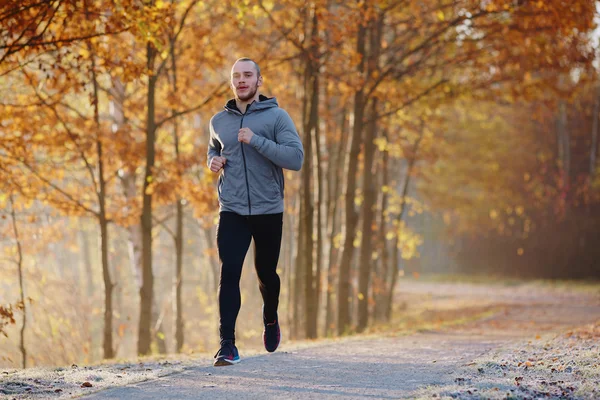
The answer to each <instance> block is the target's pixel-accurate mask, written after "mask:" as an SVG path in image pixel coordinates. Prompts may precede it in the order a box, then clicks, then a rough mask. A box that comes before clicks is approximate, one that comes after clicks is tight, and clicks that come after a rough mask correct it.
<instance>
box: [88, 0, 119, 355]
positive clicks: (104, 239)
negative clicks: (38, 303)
mask: <svg viewBox="0 0 600 400" xmlns="http://www.w3.org/2000/svg"><path fill="white" fill-rule="evenodd" d="M84 7H85V12H86V17H87V18H88V19H89V15H88V12H87V1H86V2H84ZM87 47H88V50H89V52H90V54H91V62H92V84H93V106H94V124H95V127H96V155H97V157H98V186H99V192H98V193H97V194H96V195H97V196H98V205H99V213H98V215H97V217H98V222H99V224H100V240H101V245H100V252H101V259H102V277H103V280H104V346H103V347H104V358H105V359H110V358H114V356H115V352H114V349H113V326H112V315H113V300H112V292H113V289H114V284H113V283H112V280H111V277H110V265H109V261H108V243H109V237H108V218H107V216H106V180H105V179H104V155H103V146H102V139H101V138H100V135H101V130H100V111H99V101H100V98H99V96H98V91H99V88H98V79H97V76H96V56H95V52H94V48H93V46H92V44H91V42H90V41H87Z"/></svg>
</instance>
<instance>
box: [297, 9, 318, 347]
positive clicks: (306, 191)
mask: <svg viewBox="0 0 600 400" xmlns="http://www.w3.org/2000/svg"><path fill="white" fill-rule="evenodd" d="M310 12H311V13H312V24H311V25H312V27H311V33H310V49H309V53H308V54H307V59H306V67H305V68H306V69H305V74H306V77H305V91H304V93H305V94H304V96H305V97H304V98H305V101H308V102H309V104H308V105H307V106H306V107H305V110H306V112H307V114H305V128H304V138H305V144H306V146H304V150H305V152H306V159H307V160H308V163H305V166H304V169H303V172H305V173H304V174H303V176H302V178H303V179H302V183H303V187H302V189H301V192H302V193H303V196H302V199H303V204H304V210H305V211H306V214H305V215H303V217H304V218H305V223H304V228H305V232H304V233H305V239H304V245H305V246H306V247H305V249H304V250H305V266H304V268H305V269H304V273H305V284H304V285H305V286H304V290H305V299H304V300H305V304H306V305H305V308H306V312H305V317H306V320H305V321H306V322H305V329H306V330H305V336H306V338H308V339H314V338H316V337H317V316H318V307H319V289H320V285H319V279H320V265H318V264H317V271H316V273H315V271H314V268H313V264H314V259H313V252H314V241H313V229H314V199H313V197H314V196H313V190H312V189H313V187H314V185H313V184H312V183H313V182H311V181H313V179H314V177H313V173H312V171H313V161H315V160H314V159H313V158H314V154H313V145H314V146H315V149H317V150H318V147H319V143H318V142H317V141H316V140H317V139H318V138H319V65H318V62H319V59H318V50H319V48H318V42H317V40H318V37H317V36H318V34H319V33H318V28H319V25H318V21H319V20H318V12H317V10H316V9H315V5H314V4H312V5H310ZM313 138H314V139H315V140H313ZM316 161H317V163H318V162H319V159H318V155H317V160H316ZM307 167H309V168H307ZM317 168H318V165H317ZM317 178H319V177H317ZM319 186H320V185H319ZM319 204H320V203H318V204H317V215H318V216H319V217H320V213H319V209H320V207H319ZM319 223H320V218H319V221H318V224H319ZM318 224H317V234H318V235H319V234H320V227H319V225H318ZM320 249H321V247H320V246H319V245H317V261H320V258H319V257H320V256H319V253H318V251H319V250H320Z"/></svg>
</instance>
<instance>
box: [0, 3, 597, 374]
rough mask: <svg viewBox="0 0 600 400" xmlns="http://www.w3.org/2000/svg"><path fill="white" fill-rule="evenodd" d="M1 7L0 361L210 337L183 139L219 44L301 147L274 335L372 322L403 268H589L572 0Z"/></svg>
mask: <svg viewBox="0 0 600 400" xmlns="http://www.w3.org/2000/svg"><path fill="white" fill-rule="evenodd" d="M0 4H1V5H0V27H1V28H0V93H1V96H0V118H1V119H0V277H1V280H0V304H2V307H0V332H2V333H3V334H4V335H5V337H2V338H0V365H1V366H2V367H29V366H35V365H66V364H71V363H76V364H84V363H92V362H97V361H99V360H102V359H110V358H115V357H119V358H132V357H135V356H136V355H147V354H151V353H163V354H164V353H175V352H191V351H208V352H212V351H216V348H217V344H218V335H217V313H216V312H217V309H216V290H217V286H218V273H219V265H218V258H217V254H216V249H215V240H214V238H215V226H216V218H217V211H218V203H217V199H216V175H215V174H212V173H210V171H208V169H207V168H206V146H207V139H208V121H209V119H210V117H211V116H212V115H213V114H214V113H216V112H218V111H219V110H221V109H222V107H223V105H224V104H225V102H226V100H227V99H228V98H230V97H231V91H230V88H229V86H228V80H229V71H230V68H231V65H232V64H233V62H234V61H235V60H236V59H237V58H239V57H251V58H253V59H254V60H255V61H257V62H258V64H259V65H260V66H261V70H262V73H263V76H264V79H265V85H264V86H263V90H262V92H263V93H264V94H266V95H268V96H275V97H277V100H278V102H279V104H280V106H282V107H283V108H285V109H286V110H287V111H288V112H289V113H290V114H291V115H292V117H293V119H294V121H295V123H296V126H297V129H298V132H299V134H300V137H301V139H302V141H303V145H304V150H305V163H304V166H303V168H302V170H301V171H300V172H293V171H287V172H286V192H285V209H286V211H285V218H284V241H283V244H282V253H281V258H280V263H279V267H278V270H279V272H280V276H281V278H282V300H281V309H280V310H281V311H280V315H281V316H282V324H283V329H284V331H285V332H286V336H288V337H291V338H295V339H302V338H309V339H312V338H317V337H323V336H332V335H343V334H348V333H353V332H363V331H365V330H366V329H369V328H370V327H373V326H376V325H378V324H385V323H386V322H387V321H389V320H390V318H391V316H392V315H393V314H394V313H397V312H401V311H400V310H398V308H399V305H398V304H395V303H394V301H393V299H394V293H396V292H397V291H401V290H402V286H401V279H402V277H403V276H407V275H410V276H414V277H418V276H419V275H422V274H431V273H435V274H440V273H441V274H478V275H494V276H513V277H519V278H549V279H565V278H568V279H597V278H598V277H600V262H599V261H598V260H600V248H599V247H598V245H597V238H598V237H600V177H599V175H598V172H597V170H598V122H599V121H598V118H599V108H600V79H599V76H598V72H599V67H600V66H599V65H598V56H599V54H598V32H597V24H598V15H599V14H598V4H597V2H595V1H591V0H571V1H560V0H547V1H542V0H539V1H529V0H451V1H450V0H435V1H434V0H427V1H416V0H378V1H375V0H360V1H351V2H343V1H336V0H319V1H297V0H283V1H280V2H272V1H267V0H259V1H251V0H242V1H237V2H233V1H228V0H226V1H197V0H181V1H176V0H172V1H161V0H153V1H141V0H96V1H92V0H45V1H42V0H25V1H13V0H4V1H2V2H1V3H0ZM252 260H253V257H252V252H250V253H249V256H248V257H247V265H246V267H245V269H244V274H243V277H242V288H243V289H242V290H243V291H242V293H243V306H242V307H243V309H242V316H243V318H240V320H239V323H238V329H237V330H238V332H239V333H238V339H237V341H238V342H239V343H240V344H242V345H243V344H246V345H248V346H250V345H258V344H259V342H260V332H261V331H262V325H261V311H260V310H261V303H262V300H261V298H260V294H259V291H258V287H257V281H256V277H255V274H254V271H253V268H252ZM399 283H400V284H399Z"/></svg>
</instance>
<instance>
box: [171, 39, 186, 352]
mask: <svg viewBox="0 0 600 400" xmlns="http://www.w3.org/2000/svg"><path fill="white" fill-rule="evenodd" d="M171 62H172V64H171V67H172V69H171V72H172V78H173V80H172V83H173V93H177V90H178V87H177V59H176V57H175V39H174V38H171ZM172 112H173V114H174V113H175V110H172ZM173 144H174V146H175V158H176V160H177V163H178V164H179V161H180V150H179V132H178V124H177V120H175V121H174V123H173ZM178 177H179V178H181V176H180V175H178ZM175 208H176V210H177V216H176V220H175V254H176V260H175V282H174V283H173V291H174V294H175V301H174V302H173V308H174V310H173V311H174V314H175V350H176V352H177V353H180V352H181V349H182V347H183V339H184V335H183V327H184V322H183V303H182V300H181V296H182V290H183V203H182V199H181V198H180V197H179V196H177V200H176V202H175Z"/></svg>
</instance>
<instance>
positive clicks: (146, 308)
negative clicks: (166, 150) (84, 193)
mask: <svg viewBox="0 0 600 400" xmlns="http://www.w3.org/2000/svg"><path fill="white" fill-rule="evenodd" d="M155 57H156V49H155V48H154V47H153V45H152V44H151V43H148V44H147V70H148V71H149V76H148V97H147V101H148V105H147V107H148V114H147V121H146V170H145V174H144V184H143V192H142V196H143V202H142V217H141V225H142V286H141V289H140V320H139V328H138V354H140V355H146V354H149V353H150V344H151V341H152V332H151V326H152V305H153V302H154V301H153V297H154V275H153V271H152V194H151V193H150V191H149V190H148V189H149V186H150V184H151V183H152V179H153V168H154V159H155V148H154V145H155V141H156V121H155V94H156V93H155V92H156V81H157V79H158V77H157V76H156V75H155V74H154V73H155V71H154V59H155Z"/></svg>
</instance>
